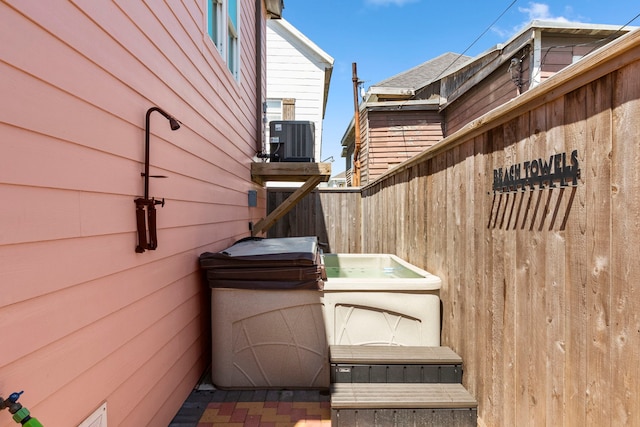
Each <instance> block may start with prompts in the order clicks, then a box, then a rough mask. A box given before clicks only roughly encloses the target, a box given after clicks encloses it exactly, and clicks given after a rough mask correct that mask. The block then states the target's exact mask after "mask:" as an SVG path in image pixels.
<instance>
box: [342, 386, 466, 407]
mask: <svg viewBox="0 0 640 427" xmlns="http://www.w3.org/2000/svg"><path fill="white" fill-rule="evenodd" d="M477 406H478V402H477V401H476V399H474V398H473V396H472V395H471V394H470V393H469V392H468V391H467V390H466V389H465V388H464V387H463V386H462V384H425V383H421V384H415V383H411V384H398V383H385V384H380V383H375V384H372V383H336V384H332V385H331V408H332V409H350V408H351V409H355V408H359V409H366V408H376V409H402V408H414V409H415V408H431V409H435V408H447V409H454V408H477Z"/></svg>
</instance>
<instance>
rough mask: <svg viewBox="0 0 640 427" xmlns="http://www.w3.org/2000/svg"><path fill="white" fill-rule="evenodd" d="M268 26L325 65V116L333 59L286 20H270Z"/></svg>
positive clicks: (323, 110) (323, 108) (323, 109)
mask: <svg viewBox="0 0 640 427" xmlns="http://www.w3.org/2000/svg"><path fill="white" fill-rule="evenodd" d="M267 26H268V27H269V28H271V29H272V30H273V31H275V32H277V33H279V34H280V35H281V36H282V37H284V38H286V39H287V40H288V41H289V43H291V44H292V45H295V46H296V48H297V49H298V50H299V51H300V52H304V54H306V55H307V56H308V57H309V58H313V59H314V60H315V61H316V62H318V63H324V105H323V107H322V114H323V116H324V112H325V110H326V108H327V99H328V98H329V85H330V83H331V74H332V72H333V62H334V59H333V57H332V56H331V55H329V54H328V53H327V52H325V51H324V50H322V49H321V48H320V47H319V46H318V45H317V44H315V43H314V42H312V41H311V40H310V39H309V38H308V37H307V36H305V35H304V34H302V33H301V32H300V31H299V30H298V29H297V28H296V27H294V26H293V25H291V24H290V23H289V22H288V21H287V20H285V19H284V18H282V19H270V20H268V21H267Z"/></svg>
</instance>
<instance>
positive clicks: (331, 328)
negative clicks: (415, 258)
mask: <svg viewBox="0 0 640 427" xmlns="http://www.w3.org/2000/svg"><path fill="white" fill-rule="evenodd" d="M323 258H324V265H325V269H326V271H327V281H326V282H325V285H324V291H323V305H324V314H325V317H324V320H325V328H326V332H327V341H328V343H329V345H402V346H439V345H440V297H439V291H440V287H441V280H440V278H439V277H437V276H434V275H433V274H431V273H428V272H426V271H424V270H422V269H420V268H418V267H416V266H415V265H412V264H410V263H408V262H406V261H404V260H402V259H400V258H398V257H397V256H395V255H390V254H326V255H324V256H323Z"/></svg>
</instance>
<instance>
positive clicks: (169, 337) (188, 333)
mask: <svg viewBox="0 0 640 427" xmlns="http://www.w3.org/2000/svg"><path fill="white" fill-rule="evenodd" d="M198 306H199V301H198V299H197V298H191V299H189V300H186V301H182V300H180V302H179V303H178V304H176V308H175V309H174V310H173V311H172V312H170V313H168V314H166V315H160V314H158V315H157V316H151V319H149V323H148V325H149V327H148V328H146V329H145V330H143V331H136V332H139V333H137V334H136V335H135V336H131V335H130V334H128V333H126V332H124V330H118V329H114V330H113V333H112V334H114V335H121V336H119V337H113V338H109V337H107V336H106V335H105V334H101V333H100V331H97V334H99V335H96V336H95V337H94V339H93V340H90V339H87V340H86V341H85V342H84V343H82V342H81V343H79V344H78V345H72V348H73V349H75V351H79V352H83V353H87V356H89V355H92V354H93V353H94V352H92V351H88V350H87V349H86V347H87V346H93V347H94V348H100V347H107V346H108V344H106V345H100V341H101V340H104V339H111V340H112V341H111V342H112V343H113V345H112V346H111V347H112V348H113V350H114V352H113V353H110V354H109V355H108V357H104V358H102V359H100V360H96V363H95V364H94V365H92V366H91V367H87V369H86V370H84V371H82V372H79V374H78V375H77V376H73V380H72V381H70V382H68V383H64V381H66V380H67V379H68V378H69V377H71V375H72V373H75V372H78V371H79V369H78V367H76V366H67V369H68V371H67V375H64V376H61V377H62V378H57V376H52V378H47V379H46V380H45V379H41V382H40V384H39V385H40V388H41V389H43V390H44V391H47V390H50V391H51V397H50V398H49V399H47V400H46V401H45V402H43V403H42V404H38V405H34V407H33V408H32V412H33V413H36V411H40V413H50V414H52V415H51V416H49V417H47V422H48V423H50V424H52V425H68V423H69V421H70V420H69V418H70V415H69V414H68V413H66V412H65V411H56V410H55V407H56V406H55V405H63V406H64V400H65V398H66V396H69V395H72V396H75V397H76V400H74V405H77V408H78V409H79V408H84V411H82V412H81V411H77V413H78V415H76V417H77V421H76V422H75V423H73V424H72V425H77V424H78V423H79V422H81V421H82V419H83V418H82V417H85V416H87V415H88V414H89V413H90V411H91V409H92V408H95V407H97V406H98V405H99V404H100V403H101V400H100V399H104V396H105V394H106V396H107V403H108V409H109V422H110V423H111V422H112V420H114V423H115V424H116V425H121V426H125V425H131V424H129V423H128V421H127V420H126V417H125V414H128V413H129V412H130V411H131V410H130V406H131V405H135V404H136V403H139V402H140V401H141V400H142V399H144V398H145V396H146V395H147V393H148V392H149V390H152V389H153V388H154V387H153V386H156V385H157V384H158V382H159V379H160V378H162V376H163V374H162V373H163V372H165V371H166V372H167V373H168V376H169V377H173V378H172V379H173V381H176V379H177V378H175V377H177V376H178V375H181V374H183V373H182V372H179V371H176V372H175V374H174V373H172V371H171V369H168V368H173V369H176V368H177V367H176V366H172V364H171V363H170V362H171V361H172V360H175V359H176V358H177V357H179V355H181V354H184V352H185V351H186V350H189V349H190V347H191V345H192V342H193V341H194V340H196V339H198V336H199V330H198V327H197V325H198V323H199V321H200V320H199V318H198V317H197V314H195V313H197V310H198ZM194 316H195V317H194ZM142 324H144V323H142ZM185 325H186V326H185ZM114 326H115V325H114ZM120 327H121V328H123V329H127V328H128V327H127V326H126V325H121V326H120ZM112 328H113V327H112ZM89 329H90V330H92V331H93V330H95V328H89ZM136 329H137V328H136ZM123 338H126V339H127V341H124V339H123ZM71 340H72V338H70V339H69V341H71ZM155 343H162V345H161V346H160V347H158V348H157V349H156V344H155ZM116 344H121V345H118V346H116ZM150 344H152V345H150ZM69 350H71V348H69ZM69 354H72V353H67V352H66V351H65V352H62V353H61V354H60V358H62V357H65V355H66V357H67V359H70V360H72V359H73V358H72V357H69ZM100 356H101V355H100ZM100 356H94V357H100ZM158 361H159V362H158ZM162 362H166V364H165V365H164V366H162ZM114 369H116V372H114ZM149 369H153V373H154V375H155V376H156V378H149V377H146V376H144V375H142V374H140V373H141V372H144V373H145V374H146V372H147V371H148V370H149ZM105 377H106V378H107V379H106V380H104V381H101V383H100V385H99V386H96V379H97V378H105ZM132 378H133V379H138V380H139V381H137V382H135V381H134V382H131V381H132ZM54 379H56V380H57V381H59V382H60V384H57V383H54V382H53V380H54ZM149 384H152V385H153V386H152V387H149ZM34 387H35V386H34ZM165 390H166V389H165ZM38 394H40V393H38ZM37 397H38V396H37V395H34V396H33V398H34V399H36V398H37ZM139 409H140V412H141V413H142V414H143V415H144V414H149V408H147V409H143V408H139ZM82 414H84V415H82ZM116 420H117V421H116Z"/></svg>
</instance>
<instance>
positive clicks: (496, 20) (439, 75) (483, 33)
mask: <svg viewBox="0 0 640 427" xmlns="http://www.w3.org/2000/svg"><path fill="white" fill-rule="evenodd" d="M517 2H518V0H513V1H512V2H511V4H510V5H509V6H507V8H506V9H505V10H504V11H503V12H502V13H501V14H500V16H498V17H497V18H496V19H495V20H494V21H493V22H492V23H491V25H489V26H488V27H487V28H486V29H485V30H484V31H483V32H482V34H480V35H479V36H478V37H476V39H475V40H474V41H473V42H472V43H471V44H470V45H469V47H467V48H466V49H465V50H464V52H462V53H461V54H460V55H458V57H457V58H456V59H454V60H453V61H452V62H451V64H449V65H448V66H447V67H446V68H445V69H444V70H442V71H441V72H440V74H438V76H437V77H436V78H434V79H433V80H432V81H436V80H438V79H439V78H440V77H441V76H442V75H443V74H444V72H445V71H447V70H448V69H449V68H451V67H452V66H453V64H455V63H456V62H457V61H458V60H459V59H460V58H462V57H463V56H464V54H465V53H467V52H468V51H469V49H471V48H472V47H473V45H474V44H476V43H477V42H478V40H480V39H481V38H482V37H483V36H484V35H485V34H487V32H488V31H489V30H490V29H491V27H493V26H494V25H495V24H496V22H498V21H499V20H500V18H502V17H503V16H504V14H505V13H507V12H508V11H509V9H511V8H512V7H513V5H515V4H516V3H517Z"/></svg>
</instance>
